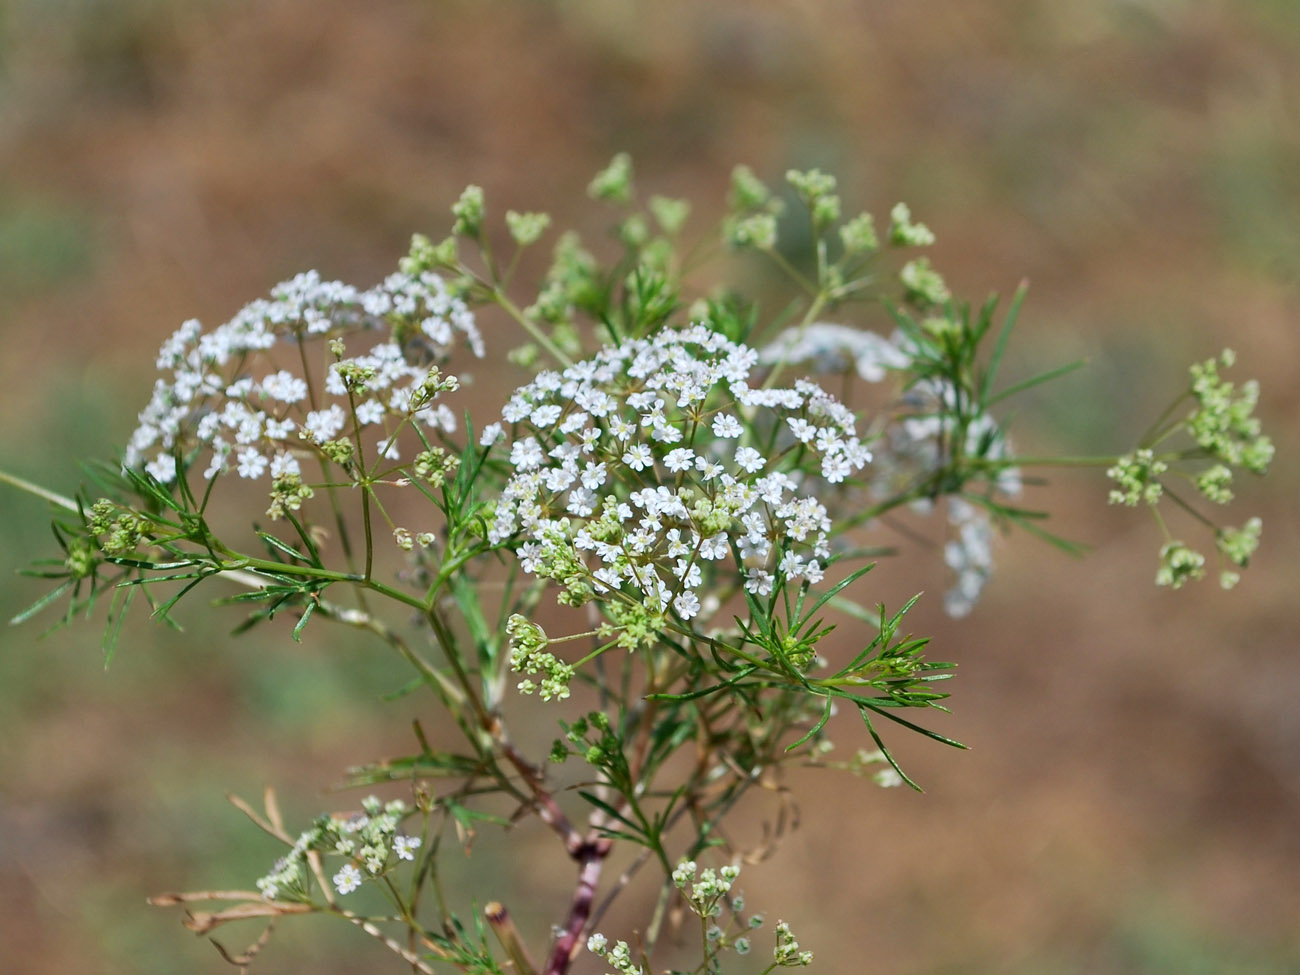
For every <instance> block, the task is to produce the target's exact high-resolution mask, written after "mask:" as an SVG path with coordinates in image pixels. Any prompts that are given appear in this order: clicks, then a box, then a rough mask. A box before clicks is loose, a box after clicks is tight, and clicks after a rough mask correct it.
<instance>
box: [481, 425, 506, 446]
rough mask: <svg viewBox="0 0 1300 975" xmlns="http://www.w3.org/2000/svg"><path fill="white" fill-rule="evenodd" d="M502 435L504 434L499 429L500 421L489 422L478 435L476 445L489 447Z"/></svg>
mask: <svg viewBox="0 0 1300 975" xmlns="http://www.w3.org/2000/svg"><path fill="white" fill-rule="evenodd" d="M504 436H505V434H504V433H503V432H502V430H501V424H500V423H489V424H488V425H487V426H485V427H484V428H483V432H482V433H481V434H480V435H479V438H478V445H479V446H480V447H491V446H492V445H493V444H494V443H496V442H497V441H498V440H500V439H501V438H502V437H504Z"/></svg>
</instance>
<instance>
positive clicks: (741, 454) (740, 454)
mask: <svg viewBox="0 0 1300 975" xmlns="http://www.w3.org/2000/svg"><path fill="white" fill-rule="evenodd" d="M736 463H737V464H739V465H740V466H741V467H743V468H744V469H745V470H746V471H748V472H749V473H751V474H752V473H754V472H755V471H757V470H760V469H761V468H762V466H763V465H764V464H765V463H766V461H765V460H764V459H763V455H762V454H760V453H759V452H758V451H757V450H755V449H754V448H753V447H741V448H740V449H739V450H737V451H736Z"/></svg>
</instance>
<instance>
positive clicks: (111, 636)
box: [102, 589, 140, 670]
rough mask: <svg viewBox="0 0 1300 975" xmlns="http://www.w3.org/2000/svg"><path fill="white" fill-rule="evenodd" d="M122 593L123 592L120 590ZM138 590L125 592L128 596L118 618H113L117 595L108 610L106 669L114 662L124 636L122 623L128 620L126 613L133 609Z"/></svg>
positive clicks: (105, 650) (104, 646) (104, 644)
mask: <svg viewBox="0 0 1300 975" xmlns="http://www.w3.org/2000/svg"><path fill="white" fill-rule="evenodd" d="M119 591H121V590H119ZM139 591H140V590H138V589H127V590H125V592H126V595H125V596H124V597H123V598H122V606H121V609H120V610H118V613H117V617H116V618H114V616H113V607H114V606H115V605H117V601H118V600H117V594H116V593H114V595H113V601H112V603H110V604H109V608H108V622H107V624H106V626H105V627H104V640H103V644H102V646H103V651H104V669H105V670H108V665H109V664H111V663H112V662H113V657H114V655H115V654H116V653H117V641H118V638H119V637H121V635H122V621H123V620H125V619H126V612H127V610H129V609H130V608H131V603H132V602H133V601H134V600H135V594H136V593H137V592H139Z"/></svg>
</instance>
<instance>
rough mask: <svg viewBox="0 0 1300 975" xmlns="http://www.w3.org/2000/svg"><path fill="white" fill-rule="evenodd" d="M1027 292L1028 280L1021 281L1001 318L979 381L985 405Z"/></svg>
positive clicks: (981, 397)
mask: <svg viewBox="0 0 1300 975" xmlns="http://www.w3.org/2000/svg"><path fill="white" fill-rule="evenodd" d="M1028 293H1029V282H1028V281H1022V282H1021V283H1020V287H1018V288H1016V293H1015V295H1013V296H1012V298H1011V306H1010V307H1009V308H1008V309H1007V314H1006V317H1005V318H1003V319H1002V328H1001V330H1000V331H999V332H998V337H997V341H996V342H994V344H993V354H992V356H990V358H989V364H988V368H987V369H986V370H985V371H984V379H983V381H982V382H981V383H980V390H979V401H980V403H981V405H983V406H985V407H987V406H988V405H989V393H991V392H992V391H993V381H994V379H996V378H997V374H998V368H999V367H1000V366H1001V365H1002V356H1003V353H1004V352H1005V351H1006V347H1007V340H1008V339H1009V338H1011V330H1012V329H1013V328H1014V327H1015V324H1016V317H1017V316H1018V315H1019V314H1020V306H1021V304H1023V303H1024V300H1025V295H1027V294H1028Z"/></svg>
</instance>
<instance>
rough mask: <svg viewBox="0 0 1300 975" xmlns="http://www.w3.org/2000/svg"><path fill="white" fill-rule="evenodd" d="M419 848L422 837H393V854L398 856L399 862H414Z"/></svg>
mask: <svg viewBox="0 0 1300 975" xmlns="http://www.w3.org/2000/svg"><path fill="white" fill-rule="evenodd" d="M419 848H420V837H418V836H395V837H393V852H394V853H396V854H397V859H399V860H414V859H415V851H416V850H418V849H419Z"/></svg>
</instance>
